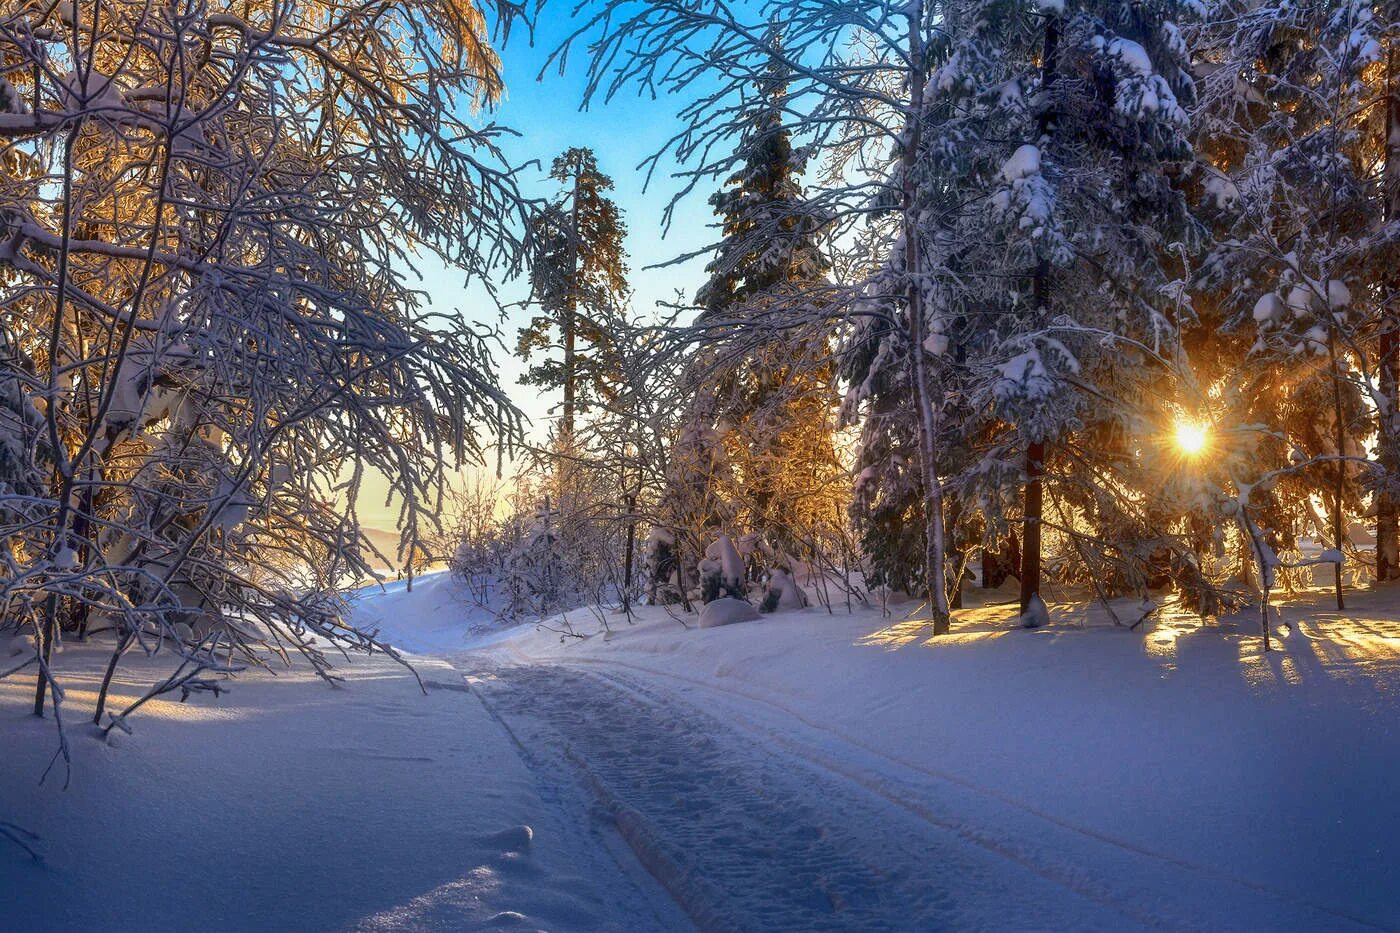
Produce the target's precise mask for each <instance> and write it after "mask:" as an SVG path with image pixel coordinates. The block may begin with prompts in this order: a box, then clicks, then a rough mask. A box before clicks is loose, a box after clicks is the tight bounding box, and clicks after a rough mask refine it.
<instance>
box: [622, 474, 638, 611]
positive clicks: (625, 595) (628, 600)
mask: <svg viewBox="0 0 1400 933" xmlns="http://www.w3.org/2000/svg"><path fill="white" fill-rule="evenodd" d="M636 508H637V497H636V496H632V495H629V496H628V497H627V556H626V557H625V558H624V563H623V565H622V611H623V612H624V613H628V614H630V613H631V612H632V548H633V543H634V542H635V541H636V538H637V523H636V521H634V520H633V517H632V516H633V513H634V512H635V511H636Z"/></svg>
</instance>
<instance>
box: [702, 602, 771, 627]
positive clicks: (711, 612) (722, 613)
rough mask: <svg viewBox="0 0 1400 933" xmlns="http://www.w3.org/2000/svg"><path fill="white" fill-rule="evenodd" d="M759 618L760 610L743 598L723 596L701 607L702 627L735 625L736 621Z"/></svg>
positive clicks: (748, 620) (750, 620)
mask: <svg viewBox="0 0 1400 933" xmlns="http://www.w3.org/2000/svg"><path fill="white" fill-rule="evenodd" d="M758 618H759V614H758V610H757V609H755V608H754V607H753V606H750V605H749V604H748V603H746V602H744V601H743V600H742V599H735V598H734V597H732V596H721V597H720V598H719V599H712V600H710V601H709V602H707V603H706V604H705V605H704V606H702V607H701V609H700V627H701V628H717V627H719V626H721V625H734V624H735V623H736V622H753V621H754V620H756V619H758Z"/></svg>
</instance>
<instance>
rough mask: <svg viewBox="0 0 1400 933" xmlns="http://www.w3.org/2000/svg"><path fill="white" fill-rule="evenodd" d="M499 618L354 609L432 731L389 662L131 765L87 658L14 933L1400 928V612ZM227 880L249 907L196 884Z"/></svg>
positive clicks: (1066, 606)
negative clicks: (52, 932)
mask: <svg viewBox="0 0 1400 933" xmlns="http://www.w3.org/2000/svg"><path fill="white" fill-rule="evenodd" d="M1327 556H1328V555H1327V554H1326V552H1323V554H1322V557H1323V558H1325V557H1327ZM1047 595H1055V592H1054V591H1051V592H1049V593H1047ZM465 597H466V592H465V588H464V587H461V586H460V585H458V584H456V583H455V582H454V581H453V580H452V579H451V578H450V577H448V576H446V575H441V574H440V575H433V576H429V577H423V578H419V579H417V580H415V581H414V584H413V587H412V590H411V591H410V590H409V589H408V587H407V585H406V584H405V583H404V582H395V583H393V584H388V585H386V586H385V587H384V588H383V589H382V590H381V589H379V588H375V589H371V590H366V591H364V592H362V593H361V594H360V595H359V596H358V597H357V599H356V613H357V619H358V621H360V622H361V623H363V624H373V625H376V626H378V627H380V628H381V629H382V632H381V634H382V635H384V636H385V637H387V638H389V639H390V640H392V641H394V642H396V643H399V644H405V645H412V646H414V648H415V650H417V651H419V652H431V653H432V654H433V655H435V656H427V655H422V654H420V655H419V656H417V657H415V658H414V663H415V664H416V665H417V666H418V669H419V671H420V674H421V675H422V677H423V679H424V681H425V683H427V684H428V691H427V695H426V696H425V695H423V694H422V693H421V692H419V691H418V690H417V689H416V688H415V685H414V681H413V678H412V677H411V676H410V675H408V674H407V673H406V672H405V671H404V670H403V669H402V668H400V667H398V666H397V665H394V664H392V663H391V662H388V661H386V660H383V659H373V660H368V661H366V660H363V659H358V660H355V661H354V662H353V663H351V664H349V665H347V666H346V667H344V668H342V673H345V674H347V675H348V679H347V682H346V685H345V688H344V689H341V690H331V689H328V688H326V687H325V686H324V685H323V684H321V683H320V682H318V681H316V680H314V679H313V678H312V677H311V676H310V675H309V674H307V673H306V672H302V671H293V672H291V673H290V674H288V673H286V672H282V673H280V674H279V675H278V676H277V677H275V678H274V677H271V676H270V675H267V674H263V673H250V674H247V675H244V676H242V677H240V678H239V679H238V680H237V682H235V683H234V684H233V687H232V690H231V691H230V692H229V693H228V694H227V695H226V696H224V697H222V698H220V699H218V700H217V701H215V700H212V699H195V700H192V701H191V702H189V703H187V704H178V703H173V702H169V703H167V702H164V701H154V702H153V703H152V704H150V706H151V709H150V711H149V714H148V715H146V716H143V717H139V718H137V719H136V720H135V721H134V723H133V725H134V728H135V733H134V735H132V736H129V737H128V736H122V737H121V738H120V739H119V741H118V743H117V744H116V745H115V746H108V745H105V744H103V743H101V742H100V741H97V740H95V739H93V738H92V737H91V735H90V733H89V732H88V731H87V730H85V728H84V727H83V726H82V725H81V721H82V719H83V710H84V706H85V704H86V705H87V706H88V708H90V704H91V692H92V688H93V684H94V683H95V680H96V679H97V677H98V676H100V662H101V660H102V658H103V652H102V651H101V650H99V647H97V646H81V645H76V646H75V645H70V646H68V649H67V650H66V651H65V653H64V655H63V664H64V665H65V667H66V668H67V669H70V670H74V669H81V670H85V671H87V672H88V673H85V674H83V675H82V676H81V677H80V678H79V679H78V680H75V681H73V686H72V689H71V692H70V700H69V702H70V722H72V723H75V724H76V725H73V727H72V728H73V730H74V748H75V752H76V755H75V770H74V778H73V786H72V788H71V789H70V790H68V791H67V792H64V791H62V790H60V789H59V786H58V782H55V781H54V780H53V779H51V780H50V782H48V783H46V784H44V785H39V784H38V783H37V775H38V774H39V773H40V772H41V771H42V769H43V766H44V765H45V764H47V759H48V754H49V746H46V745H45V743H44V742H43V741H41V740H36V739H37V736H39V735H40V734H41V733H42V734H43V735H48V734H49V731H48V730H51V728H52V725H51V723H50V722H47V721H44V722H41V721H38V720H35V719H33V718H32V717H31V716H30V715H29V714H28V711H27V709H26V701H27V698H28V690H27V689H26V687H27V686H28V685H27V684H26V683H24V682H23V681H21V680H16V681H13V682H9V681H0V743H3V744H0V747H3V748H5V749H6V750H7V758H6V763H7V767H6V769H5V770H4V771H3V772H0V821H6V822H9V823H13V824H16V825H19V826H22V827H24V828H25V829H28V830H32V831H34V832H35V833H37V834H38V835H39V837H40V842H39V844H38V845H39V848H40V849H41V851H42V852H43V855H44V859H45V861H44V864H42V865H39V864H34V863H32V862H30V861H29V860H28V858H27V857H26V856H25V855H24V853H23V852H22V851H21V850H20V849H19V847H18V846H15V845H12V844H8V843H7V842H6V841H5V840H0V872H4V878H5V881H3V882H0V901H3V902H4V903H5V904H6V906H7V909H8V910H9V911H10V913H8V914H7V916H13V917H19V918H43V922H42V923H41V926H42V925H48V926H53V927H70V928H71V927H91V926H101V925H106V924H107V923H110V918H113V917H121V918H123V923H126V924H129V925H131V926H133V927H135V926H144V927H176V926H189V925H192V920H193V919H195V918H197V919H198V920H199V921H200V922H199V923H198V924H197V925H204V926H215V927H219V926H229V925H234V926H238V927H239V928H276V927H285V924H286V922H287V920H288V918H289V917H292V916H295V917H297V918H298V923H300V924H303V925H308V926H313V927H315V928H330V927H354V928H369V929H397V928H426V927H448V928H469V927H481V926H487V925H490V924H495V923H505V922H507V921H514V922H518V923H522V924H526V925H530V926H538V927H545V928H549V929H564V930H570V929H618V930H621V929H626V930H634V929H635V930H649V929H676V928H683V927H684V926H685V923H686V920H685V916H686V915H688V916H689V918H690V919H691V920H692V921H693V922H695V923H696V924H697V925H699V926H704V927H710V928H763V929H793V930H796V929H804V930H805V929H821V928H843V929H849V928H901V929H915V928H917V929H936V928H979V929H981V928H1001V929H1010V928H1040V929H1045V928H1056V929H1064V928H1074V929H1086V928H1097V929H1140V928H1146V927H1192V928H1217V929H1218V928H1234V929H1280V928H1293V929H1300V928H1306V929H1351V928H1360V927H1364V926H1379V927H1394V926H1396V925H1400V901H1397V900H1396V899H1395V898H1394V897H1393V895H1392V894H1391V892H1393V891H1394V890H1396V887H1397V885H1400V850H1397V849H1396V847H1395V846H1394V845H1393V840H1394V838H1396V836H1397V834H1400V810H1398V809H1397V808H1396V807H1394V805H1393V799H1392V797H1393V790H1392V785H1393V775H1394V773H1395V772H1396V770H1397V768H1400V730H1396V729H1394V728H1393V723H1394V722H1395V721H1396V718H1397V715H1400V691H1396V690H1395V689H1394V683H1395V682H1396V677H1397V675H1400V589H1396V588H1382V589H1377V590H1374V591H1353V592H1350V593H1349V594H1348V606H1349V609H1348V611H1347V612H1346V613H1337V612H1335V611H1327V608H1328V603H1327V601H1326V600H1327V594H1324V593H1322V592H1317V593H1313V594H1304V595H1302V596H1300V597H1298V598H1296V599H1294V600H1292V601H1286V602H1285V605H1284V607H1283V609H1282V610H1281V614H1280V616H1279V617H1278V619H1276V620H1275V622H1276V628H1277V629H1278V631H1279V632H1280V637H1279V638H1278V639H1276V642H1275V643H1276V644H1277V645H1279V646H1280V647H1279V650H1276V651H1273V652H1270V653H1268V654H1264V653H1263V652H1262V651H1261V640H1260V637H1259V634H1258V629H1257V626H1258V622H1257V615H1256V614H1255V613H1253V612H1244V613H1242V614H1241V615H1239V616H1238V617H1227V618H1225V619H1223V620H1221V621H1220V622H1219V623H1218V624H1209V625H1205V624H1201V623H1200V622H1199V620H1197V619H1195V617H1193V616H1190V615H1188V614H1185V613H1182V612H1181V611H1180V610H1179V609H1177V608H1176V607H1175V605H1174V603H1173V602H1172V601H1171V600H1170V599H1166V598H1159V599H1158V601H1157V602H1156V603H1154V604H1149V605H1145V606H1140V605H1139V600H1137V599H1134V600H1129V601H1126V602H1125V603H1124V604H1123V605H1122V606H1119V607H1117V608H1118V611H1119V615H1120V616H1121V617H1122V618H1124V619H1126V620H1136V619H1137V618H1138V616H1140V615H1142V614H1143V613H1144V612H1145V611H1146V610H1147V609H1149V608H1150V609H1152V610H1155V611H1154V612H1153V613H1152V617H1151V618H1150V619H1147V620H1146V621H1145V622H1144V623H1143V626H1144V627H1143V628H1141V629H1139V630H1138V631H1129V630H1128V629H1127V628H1126V627H1117V626H1114V625H1113V624H1112V622H1111V621H1110V620H1109V618H1108V616H1107V614H1106V613H1105V611H1104V610H1103V609H1102V608H1101V607H1098V606H1095V605H1088V606H1086V604H1085V603H1083V602H1065V601H1062V600H1061V599H1059V598H1055V599H1051V600H1050V605H1049V606H1048V607H1046V609H1045V617H1044V619H1043V623H1044V624H1042V625H1041V626H1040V627H1039V628H1036V629H1033V630H1024V629H1021V628H1019V627H1017V623H1018V618H1017V613H1016V607H1015V605H1014V603H1010V604H1008V603H1006V602H998V601H995V600H996V599H997V598H998V597H997V595H996V594H993V596H992V599H993V600H994V601H991V602H988V603H987V604H985V605H978V602H979V599H982V598H986V597H985V592H984V591H979V590H969V591H968V597H969V605H970V608H968V609H965V610H960V611H958V612H957V613H956V614H955V623H954V626H953V631H952V633H951V634H949V635H946V636H941V637H937V638H935V637H933V636H932V626H931V623H930V622H929V621H928V620H927V619H925V618H923V617H921V616H920V615H918V614H917V607H916V604H914V603H907V604H904V605H903V606H902V607H895V608H894V610H893V612H892V614H890V615H886V614H884V613H882V612H881V611H880V610H879V609H878V608H870V609H859V608H858V609H857V610H856V611H855V612H852V613H846V612H844V611H842V610H841V609H839V608H838V609H837V610H836V611H834V612H830V613H829V612H827V611H826V610H825V609H823V608H821V607H817V606H812V607H809V608H806V609H800V610H791V611H781V612H778V613H775V614H773V615H769V616H766V617H764V620H763V622H762V624H757V625H725V626H720V627H700V626H697V625H696V624H695V621H696V617H695V616H694V615H691V616H685V615H673V614H672V612H678V610H676V609H675V607H670V608H669V609H668V608H663V607H643V608H641V609H640V610H639V611H638V612H637V613H635V614H634V616H633V617H632V619H631V620H630V621H629V620H628V619H625V618H624V617H622V616H618V615H608V614H595V613H594V612H591V611H587V610H579V611H575V612H571V613H570V614H569V615H568V617H567V618H566V619H564V620H560V619H551V620H545V621H544V623H543V624H535V623H529V624H522V625H518V626H515V627H513V628H510V629H505V630H502V629H500V628H499V627H496V626H492V625H490V624H489V621H488V614H487V611H486V610H485V609H482V608H480V607H477V606H475V605H473V604H472V603H471V602H470V601H469V600H468V599H466V598H465ZM732 603H738V601H737V600H724V599H721V600H716V601H715V602H712V603H711V604H709V606H707V607H705V611H710V612H719V611H721V610H725V609H726V608H727V609H733V608H734V607H733V606H726V604H732ZM739 605H740V606H742V607H744V608H746V609H748V611H749V612H753V610H752V607H748V606H747V605H746V604H742V603H739ZM603 621H607V623H608V629H607V630H605V629H604V628H603V625H602V622H603ZM563 622H567V623H568V628H569V629H571V630H572V631H573V632H575V633H576V634H577V635H579V636H580V637H563V638H561V637H560V634H559V633H560V630H561V629H562V628H564V625H563V624H562V623H563ZM681 623H686V624H681ZM1283 623H1288V626H1287V628H1288V629H1290V630H1289V631H1288V633H1287V634H1286V635H1283V632H1284V630H1285V626H1284V624H1283ZM3 647H4V646H0V648H3ZM141 674H142V669H141V667H140V666H139V665H138V666H137V668H136V669H134V670H132V671H130V672H127V673H124V674H123V675H122V676H123V678H124V679H123V680H122V681H121V683H120V684H119V688H118V689H119V692H120V693H122V695H124V696H131V695H133V693H134V691H135V690H136V689H137V684H139V683H140V682H141V680H140V676H139V675H141ZM10 750H17V751H18V754H8V753H9V752H10ZM250 763H255V766H252V767H250V766H249V764H250ZM186 778H188V779H186ZM132 851H139V852H140V853H141V858H139V859H132V858H130V857H129V853H130V852H132ZM192 853H197V855H194V856H193V857H194V858H197V860H198V871H199V876H200V877H201V878H206V877H207V878H211V879H212V878H217V879H218V883H214V884H197V885H194V884H189V883H188V878H189V867H188V865H189V861H190V859H191V857H192ZM93 878H100V879H102V883H100V884H92V883H90V882H91V879H93ZM55 905H57V907H55ZM41 911H43V912H41ZM55 911H57V912H55Z"/></svg>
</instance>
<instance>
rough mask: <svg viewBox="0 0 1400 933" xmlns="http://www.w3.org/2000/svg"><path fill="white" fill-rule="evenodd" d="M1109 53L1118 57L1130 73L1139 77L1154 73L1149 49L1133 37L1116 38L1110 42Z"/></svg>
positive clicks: (1113, 56)
mask: <svg viewBox="0 0 1400 933" xmlns="http://www.w3.org/2000/svg"><path fill="white" fill-rule="evenodd" d="M1108 54H1109V56H1110V57H1112V58H1116V59H1118V61H1119V62H1121V63H1122V64H1123V67H1124V68H1126V69H1127V70H1128V72H1129V73H1131V74H1133V75H1136V76H1137V77H1139V78H1146V77H1149V76H1150V75H1151V74H1152V59H1151V58H1150V57H1149V56H1148V54H1147V50H1146V49H1144V48H1143V47H1142V46H1141V45H1139V44H1138V43H1136V42H1134V41H1133V40H1132V39H1124V38H1121V37H1119V38H1116V39H1113V40H1111V41H1110V42H1109V43H1108Z"/></svg>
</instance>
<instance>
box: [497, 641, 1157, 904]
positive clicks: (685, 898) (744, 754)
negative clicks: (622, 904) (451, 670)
mask: <svg viewBox="0 0 1400 933" xmlns="http://www.w3.org/2000/svg"><path fill="white" fill-rule="evenodd" d="M471 683H472V686H473V689H474V690H475V691H476V692H477V693H478V695H479V696H481V697H482V701H483V702H484V703H486V705H487V706H488V708H489V709H491V710H492V712H493V714H494V715H496V716H497V717H498V718H500V719H501V721H502V723H503V724H504V725H506V727H507V728H508V730H509V731H511V732H512V734H513V735H515V736H516V739H517V741H518V742H520V743H522V744H524V745H526V746H528V748H529V749H530V752H531V756H530V757H531V758H534V759H536V762H537V764H538V766H540V767H542V768H543V770H544V771H545V773H546V774H549V773H556V772H557V769H556V768H554V767H553V764H552V763H550V762H548V761H547V760H546V761H540V759H541V758H542V757H545V756H547V755H548V754H549V750H551V749H552V750H554V753H555V754H556V755H558V757H559V758H560V759H561V761H560V764H562V763H563V762H568V763H569V764H571V765H572V766H573V767H574V768H576V769H577V770H578V772H580V774H581V776H582V777H583V780H584V782H585V783H586V784H590V785H592V786H593V788H594V790H595V791H596V793H597V794H598V796H599V798H600V799H601V800H603V801H605V803H606V805H607V806H608V808H609V809H611V810H612V811H613V813H614V815H615V817H616V819H617V821H618V827H619V830H620V831H621V832H622V834H623V836H624V838H626V839H627V840H628V842H629V844H630V845H632V847H633V849H634V850H635V851H636V852H637V854H638V857H639V859H640V860H641V861H642V862H643V864H644V865H646V867H647V868H648V870H650V871H652V872H653V874H654V875H655V876H656V877H657V879H658V880H659V881H661V883H662V884H663V885H665V886H666V887H667V888H668V890H670V891H671V893H672V894H673V896H674V897H675V898H676V900H677V902H678V903H680V904H681V905H682V906H683V907H684V908H685V909H686V910H687V912H688V913H689V914H690V916H691V917H692V919H694V920H695V922H696V923H697V924H698V925H700V926H702V927H703V928H705V929H734V930H739V929H745V930H749V929H764V930H838V929H840V930H849V929H862V930H905V929H921V930H933V929H950V928H957V929H967V928H988V927H996V928H1019V929H1030V928H1040V929H1044V928H1056V929H1106V930H1108V929H1111V930H1121V929H1125V928H1131V927H1160V926H1170V925H1171V924H1170V923H1169V922H1168V921H1166V920H1164V918H1162V917H1161V916H1158V915H1155V914H1153V913H1151V912H1147V911H1144V910H1142V909H1141V908H1140V907H1138V906H1137V905H1126V907H1125V905H1121V904H1116V903H1112V902H1110V901H1106V900H1103V899H1101V898H1098V897H1097V896H1096V892H1095V891H1093V890H1092V889H1091V888H1089V887H1087V886H1080V889H1076V888H1075V887H1074V886H1072V885H1069V884H1066V883H1065V881H1064V880H1062V879H1057V878H1052V877H1048V876H1047V874H1046V873H1044V872H1042V871H1038V870H1037V869H1036V866H1033V865H1029V864H1025V863H1023V862H1019V861H1017V860H1016V859H1014V858H1011V857H1010V856H1009V855H1008V854H1007V853H1005V852H994V851H989V850H988V849H987V848H986V847H979V846H976V845H969V844H968V841H967V840H966V839H965V838H963V837H961V836H960V835H959V834H958V833H957V832H955V831H951V830H949V829H948V828H947V827H944V826H939V825H935V824H932V823H929V822H927V821H918V820H911V819H909V815H908V813H907V812H905V811H904V810H903V809H902V808H900V807H897V806H896V805H894V804H892V803H891V802H890V801H889V800H887V799H884V798H882V797H880V796H878V795H876V794H872V793H871V792H870V790H869V788H866V787H863V786H861V785H860V784H858V783H856V782H853V781H851V780H850V779H849V778H848V777H846V776H843V775H840V774H837V773H834V772H832V771H831V770H829V769H827V768H825V767H822V766H820V765H818V764H815V763H813V762H811V761H809V760H805V759H804V758H802V757H800V756H796V755H793V754H791V753H788V752H785V751H779V750H776V749H774V748H773V747H772V745H771V744H770V743H766V742H763V741H759V740H756V739H755V737H754V736H752V735H750V734H745V733H744V732H740V731H735V730H734V729H731V728H729V727H728V726H726V725H725V724H724V723H721V722H720V721H719V720H717V719H715V718H714V717H713V716H710V715H708V714H706V713H704V712H702V711H700V710H698V709H696V708H694V707H693V706H691V705H690V704H689V703H687V702H685V701H683V700H678V699H677V698H676V697H674V696H673V695H670V694H666V693H662V692H657V691H655V690H652V689H650V688H648V687H647V686H646V685H644V684H635V683H630V684H629V683H623V682H620V681H617V680H613V679H611V678H605V677H600V676H597V675H595V674H594V673H591V672H586V671H581V670H579V669H577V668H572V667H566V666H548V665H528V666H512V667H500V668H496V669H493V670H491V671H487V672H483V673H482V674H481V675H479V676H476V677H473V678H472V679H471Z"/></svg>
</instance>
